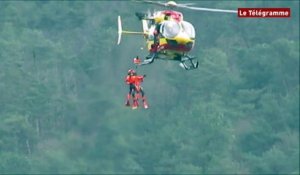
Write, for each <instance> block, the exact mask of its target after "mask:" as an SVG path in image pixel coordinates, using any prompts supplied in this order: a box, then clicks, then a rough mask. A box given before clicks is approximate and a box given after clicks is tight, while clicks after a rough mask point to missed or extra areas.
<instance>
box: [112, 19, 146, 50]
mask: <svg viewBox="0 0 300 175" xmlns="http://www.w3.org/2000/svg"><path fill="white" fill-rule="evenodd" d="M123 33H124V34H136V35H146V34H147V33H146V32H134V31H126V30H123V29H122V21H121V16H118V43H117V44H118V45H119V44H120V43H121V38H122V34H123Z"/></svg>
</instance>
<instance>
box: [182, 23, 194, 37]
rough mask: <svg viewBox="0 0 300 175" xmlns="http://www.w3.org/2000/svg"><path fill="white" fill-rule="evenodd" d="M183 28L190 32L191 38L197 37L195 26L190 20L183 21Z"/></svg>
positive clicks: (187, 32)
mask: <svg viewBox="0 0 300 175" xmlns="http://www.w3.org/2000/svg"><path fill="white" fill-rule="evenodd" d="M182 28H183V31H184V32H185V33H186V34H188V36H189V37H190V38H195V28H194V27H193V25H192V24H191V23H189V22H186V21H182Z"/></svg>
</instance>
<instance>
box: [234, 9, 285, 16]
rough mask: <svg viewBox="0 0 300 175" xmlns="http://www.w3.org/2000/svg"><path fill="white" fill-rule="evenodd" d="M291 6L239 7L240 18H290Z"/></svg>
mask: <svg viewBox="0 0 300 175" xmlns="http://www.w3.org/2000/svg"><path fill="white" fill-rule="evenodd" d="M290 16H291V9H290V8H238V17H240V18H289V17H290Z"/></svg>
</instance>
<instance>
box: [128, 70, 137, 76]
mask: <svg viewBox="0 0 300 175" xmlns="http://www.w3.org/2000/svg"><path fill="white" fill-rule="evenodd" d="M131 74H136V72H135V70H133V69H129V70H128V75H131Z"/></svg>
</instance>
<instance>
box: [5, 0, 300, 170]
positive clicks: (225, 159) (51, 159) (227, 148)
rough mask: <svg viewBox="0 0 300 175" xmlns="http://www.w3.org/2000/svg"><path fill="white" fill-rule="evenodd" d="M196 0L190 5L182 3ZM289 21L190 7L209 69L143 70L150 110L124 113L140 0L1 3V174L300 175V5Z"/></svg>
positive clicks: (229, 5) (159, 63)
mask: <svg viewBox="0 0 300 175" xmlns="http://www.w3.org/2000/svg"><path fill="white" fill-rule="evenodd" d="M178 2H179V3H180V2H186V1H178ZM192 2H193V3H194V5H195V6H201V7H211V8H222V9H237V8H239V7H287V8H290V9H291V17H290V18H238V17H237V15H235V14H222V13H211V12H197V11H190V10H186V9H181V10H178V11H180V12H182V13H183V15H184V20H186V21H189V22H190V23H192V24H193V25H194V27H195V29H196V43H195V47H194V49H193V50H192V53H191V54H192V55H195V56H197V58H198V60H199V68H198V69H196V70H191V71H186V70H183V69H182V68H180V67H179V66H178V62H173V61H164V60H155V61H154V63H153V64H151V65H145V66H142V67H139V68H138V69H137V71H138V74H146V75H147V77H146V78H145V81H144V82H143V84H142V85H143V88H144V90H145V93H146V96H147V98H148V102H149V109H147V110H145V109H143V108H139V109H137V110H132V109H130V108H128V107H125V105H124V103H125V99H126V94H127V93H128V87H127V85H126V84H125V82H124V78H125V76H126V75H127V70H128V69H130V68H135V67H134V65H133V63H132V59H133V58H134V57H135V56H137V55H138V56H140V57H141V58H145V56H147V54H148V53H147V50H145V49H144V50H141V47H143V46H145V40H144V38H143V37H142V36H123V37H122V43H121V44H120V45H117V30H118V29H117V27H118V26H117V16H118V15H120V16H121V17H122V22H123V27H124V28H125V29H128V30H134V31H141V30H142V24H141V22H140V21H139V20H138V19H137V18H136V16H135V15H134V14H135V12H147V11H148V10H149V11H152V12H153V11H154V10H163V8H162V7H158V6H154V5H150V4H143V3H138V2H135V1H80V0H79V1H77V0H76V1H56V0H54V1H51V0H50V1H39V0H37V1H0V60H1V63H0V92H1V93H0V120H1V121H0V174H299V173H300V172H299V1H297V0H295V1H293V0H290V1H284V0H282V1H279V0H276V1H268V0H261V1H260V0H256V1H252V0H241V1H208V0H202V1H192Z"/></svg>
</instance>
